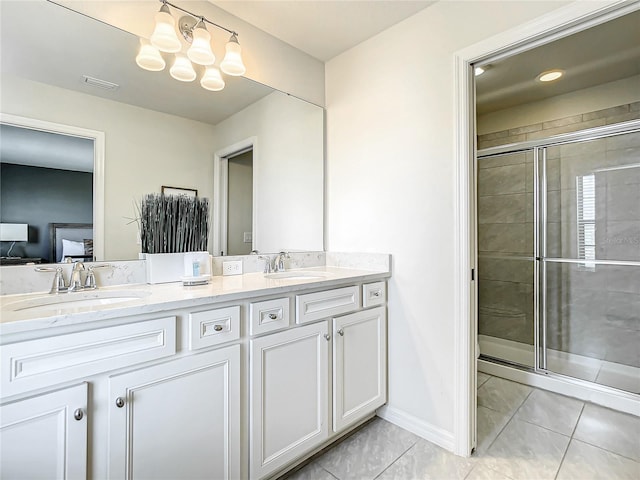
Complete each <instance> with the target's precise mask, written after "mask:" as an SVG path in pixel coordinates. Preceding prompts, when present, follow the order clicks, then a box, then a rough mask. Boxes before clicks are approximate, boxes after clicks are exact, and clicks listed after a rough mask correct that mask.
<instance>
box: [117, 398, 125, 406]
mask: <svg viewBox="0 0 640 480" xmlns="http://www.w3.org/2000/svg"><path fill="white" fill-rule="evenodd" d="M116 407H118V408H122V407H124V399H123V398H122V397H118V398H116Z"/></svg>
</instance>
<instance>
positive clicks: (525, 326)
mask: <svg viewBox="0 0 640 480" xmlns="http://www.w3.org/2000/svg"><path fill="white" fill-rule="evenodd" d="M534 163H535V162H534V154H533V150H525V151H520V152H511V153H503V154H497V155H490V156H483V157H479V158H478V169H477V176H478V178H477V185H478V188H477V208H478V211H477V219H478V342H479V344H480V353H481V355H483V356H484V357H489V358H492V359H498V360H501V361H504V362H508V363H513V364H517V365H524V366H528V367H533V366H534V310H535V309H534V305H535V303H534V285H535V283H536V282H535V276H534V263H535V260H534V224H535V218H534V184H535V180H534Z"/></svg>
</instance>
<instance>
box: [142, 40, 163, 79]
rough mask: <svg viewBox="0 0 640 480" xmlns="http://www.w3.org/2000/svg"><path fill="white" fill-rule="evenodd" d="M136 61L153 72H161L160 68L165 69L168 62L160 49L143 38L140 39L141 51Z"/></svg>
mask: <svg viewBox="0 0 640 480" xmlns="http://www.w3.org/2000/svg"><path fill="white" fill-rule="evenodd" d="M136 63H137V64H138V66H139V67H140V68H144V69H145V70H149V71H151V72H159V71H160V70H164V67H165V66H166V62H165V61H164V58H162V55H160V51H159V50H158V49H157V48H156V47H154V46H153V45H150V44H149V43H148V42H146V41H145V40H142V39H140V51H139V52H138V55H137V56H136Z"/></svg>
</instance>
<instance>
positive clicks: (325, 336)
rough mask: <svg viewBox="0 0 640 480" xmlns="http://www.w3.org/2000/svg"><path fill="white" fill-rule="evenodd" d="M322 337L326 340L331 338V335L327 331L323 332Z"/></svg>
mask: <svg viewBox="0 0 640 480" xmlns="http://www.w3.org/2000/svg"><path fill="white" fill-rule="evenodd" d="M324 339H325V340H326V341H327V342H328V341H329V340H331V335H329V334H328V333H325V334H324Z"/></svg>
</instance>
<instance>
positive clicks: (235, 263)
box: [222, 260, 242, 275]
mask: <svg viewBox="0 0 640 480" xmlns="http://www.w3.org/2000/svg"><path fill="white" fill-rule="evenodd" d="M222 275H242V260H230V261H228V262H222Z"/></svg>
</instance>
